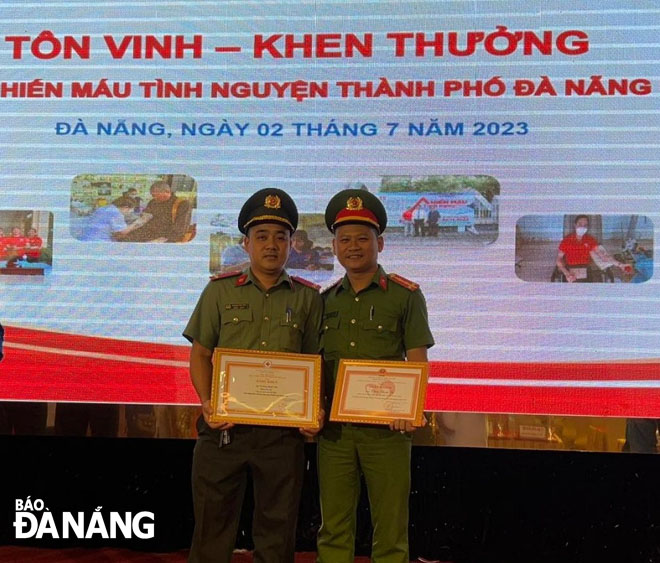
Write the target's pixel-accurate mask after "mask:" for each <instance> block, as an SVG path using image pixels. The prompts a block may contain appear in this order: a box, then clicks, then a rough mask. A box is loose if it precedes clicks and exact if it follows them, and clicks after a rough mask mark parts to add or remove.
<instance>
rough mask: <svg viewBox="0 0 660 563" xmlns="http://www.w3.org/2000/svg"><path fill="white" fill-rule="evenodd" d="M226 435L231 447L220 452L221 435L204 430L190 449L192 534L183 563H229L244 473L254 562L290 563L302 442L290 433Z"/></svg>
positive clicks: (236, 431)
mask: <svg viewBox="0 0 660 563" xmlns="http://www.w3.org/2000/svg"><path fill="white" fill-rule="evenodd" d="M204 426H206V425H204ZM230 432H231V435H232V440H231V442H230V443H229V444H225V445H223V446H222V447H220V442H221V434H222V433H221V432H220V431H217V430H210V429H209V428H208V427H207V428H205V429H202V430H201V432H200V436H199V439H198V440H197V444H196V445H195V452H194V456H193V471H192V475H193V481H192V487H193V504H194V511H195V532H194V536H193V541H192V547H191V550H190V557H189V561H190V562H191V563H202V562H204V563H206V562H214V563H215V562H217V563H229V562H230V561H231V553H232V551H233V549H234V545H235V543H236V533H237V529H238V523H239V515H240V512H241V505H242V503H243V496H244V493H245V486H246V482H247V474H248V471H249V472H250V473H251V474H252V481H253V486H254V504H255V506H254V520H253V522H252V538H253V541H254V547H255V551H254V562H255V563H293V561H294V557H295V540H296V518H297V514H298V507H299V504H300V491H301V488H302V481H303V471H304V442H303V438H302V436H301V435H300V433H299V432H298V430H297V429H290V428H286V429H282V428H269V427H258V426H236V427H235V428H233V429H232V430H231V431H230ZM219 508H220V509H219ZM283 540H284V541H283Z"/></svg>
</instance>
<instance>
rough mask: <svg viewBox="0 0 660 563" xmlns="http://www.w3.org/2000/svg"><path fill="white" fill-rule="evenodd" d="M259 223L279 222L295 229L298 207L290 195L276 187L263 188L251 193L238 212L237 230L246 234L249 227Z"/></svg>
mask: <svg viewBox="0 0 660 563" xmlns="http://www.w3.org/2000/svg"><path fill="white" fill-rule="evenodd" d="M260 223H279V224H281V225H284V226H285V227H287V228H288V229H289V230H290V231H291V232H293V231H295V230H296V228H297V227H298V209H297V208H296V204H295V203H294V202H293V200H292V199H291V196H290V195H289V194H288V193H286V192H285V191H284V190H280V189H278V188H265V189H263V190H259V191H258V192H256V193H254V194H252V195H251V196H250V197H249V198H248V200H247V201H246V202H245V203H244V204H243V207H241V212H240V213H239V214H238V230H239V231H241V233H243V234H244V235H247V232H248V229H249V228H250V227H253V226H254V225H259V224H260Z"/></svg>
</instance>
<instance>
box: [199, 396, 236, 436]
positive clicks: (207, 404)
mask: <svg viewBox="0 0 660 563" xmlns="http://www.w3.org/2000/svg"><path fill="white" fill-rule="evenodd" d="M202 414H203V415H204V421H205V422H206V424H208V425H209V428H213V429H217V430H229V429H230V428H233V427H234V423H233V422H211V421H210V419H209V417H210V416H211V415H212V414H213V408H212V407H211V400H210V399H208V400H206V401H204V402H203V403H202Z"/></svg>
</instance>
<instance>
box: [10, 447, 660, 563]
mask: <svg viewBox="0 0 660 563" xmlns="http://www.w3.org/2000/svg"><path fill="white" fill-rule="evenodd" d="M193 445H194V442H193V441H191V440H162V439H161V440H150V439H142V440H138V439H100V438H55V437H18V436H2V437H0V448H1V451H2V452H3V456H2V457H3V462H2V467H3V472H2V474H3V477H4V479H3V487H2V498H1V499H0V507H1V512H0V545H2V546H5V547H0V557H2V556H3V554H4V555H5V556H7V554H8V553H14V554H16V553H20V552H21V550H12V549H10V548H9V546H19V547H21V546H22V547H39V548H51V549H52V548H58V549H64V548H66V549H72V550H73V551H70V552H69V553H78V552H81V550H80V549H79V548H83V547H84V548H106V549H107V548H111V549H115V550H120V551H119V552H124V551H123V550H133V551H136V552H141V553H144V554H149V553H150V554H154V553H163V554H170V555H171V556H172V557H174V558H175V559H174V560H176V557H177V555H179V556H180V554H181V552H182V551H183V550H185V549H186V548H187V547H188V544H189V541H190V536H191V532H192V526H193V520H192V503H191V494H190V464H191V458H192V448H193ZM306 454H307V471H306V481H305V489H304V491H303V499H302V504H301V510H300V518H299V524H298V543H297V549H298V551H301V552H312V551H314V549H315V543H314V541H315V533H316V530H317V528H318V525H319V520H320V516H319V507H318V497H317V488H316V461H315V459H316V447H315V445H314V444H309V445H308V446H307V450H306ZM658 475H660V457H659V456H652V455H633V454H602V453H576V452H554V451H553V452H550V451H528V450H527V451H516V450H502V449H494V450H493V449H490V450H489V449H466V448H447V447H444V448H443V447H415V448H414V449H413V465H412V476H413V490H412V494H411V497H410V506H411V521H410V548H411V559H415V558H417V557H423V558H425V559H428V560H442V561H455V562H479V563H480V562H491V561H493V562H499V561H502V562H509V561H525V562H530V563H544V562H548V563H550V562H553V563H554V562H562V563H566V562H584V561H617V562H625V563H636V562H640V563H641V562H646V563H656V562H658V563H660V486H659V484H658ZM28 497H30V498H31V500H32V501H35V500H36V499H42V500H43V501H44V503H45V506H46V507H47V508H48V509H49V510H50V511H51V512H52V513H53V514H55V515H57V514H59V513H61V512H63V511H68V512H72V513H75V512H77V511H82V512H84V513H85V514H86V515H91V514H92V512H93V511H94V509H95V508H97V507H102V508H101V511H102V512H103V513H104V514H105V513H109V512H112V511H116V512H120V513H125V512H127V511H130V512H133V513H137V512H140V511H150V512H153V513H154V530H155V532H154V537H153V538H152V539H139V538H136V537H132V538H130V539H125V538H124V537H121V538H117V539H102V538H100V537H99V535H98V534H97V535H96V536H95V537H93V538H90V539H51V537H50V536H48V535H46V536H45V537H44V538H42V539H36V538H30V539H23V540H17V539H15V538H14V528H13V521H14V511H15V499H21V500H26V499H27V498H28ZM249 502H250V499H249V498H248V502H247V503H246V504H247V505H249ZM249 525H250V511H249V510H246V511H244V514H243V516H242V523H241V529H240V532H239V537H238V547H242V548H246V549H249V548H250V547H251V541H250V536H249ZM369 545H370V525H369V514H368V507H367V501H366V494H363V498H362V500H361V502H360V508H359V521H358V540H357V549H356V553H357V554H358V555H363V556H364V555H368V553H369ZM92 553H93V552H92ZM98 553H99V554H100V553H101V552H98ZM126 553H128V552H126ZM136 555H137V554H136ZM127 557H128V556H127ZM154 557H155V556H154ZM30 559H31V560H38V559H34V558H30ZM2 560H3V561H5V560H7V559H5V558H2ZM16 560H19V559H16ZM85 560H90V559H85ZM104 560H106V559H104ZM127 560H132V559H127ZM153 560H154V561H158V560H160V561H171V560H173V559H169V558H168V556H165V555H164V556H163V558H162V559H153Z"/></svg>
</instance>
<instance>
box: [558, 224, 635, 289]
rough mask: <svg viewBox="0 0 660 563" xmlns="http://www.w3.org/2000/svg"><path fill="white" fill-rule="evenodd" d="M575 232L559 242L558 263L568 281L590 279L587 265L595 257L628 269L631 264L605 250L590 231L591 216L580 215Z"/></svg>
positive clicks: (575, 225)
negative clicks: (617, 258) (621, 260)
mask: <svg viewBox="0 0 660 563" xmlns="http://www.w3.org/2000/svg"><path fill="white" fill-rule="evenodd" d="M574 228H575V230H574V232H572V233H570V234H569V235H567V236H565V237H564V238H563V240H562V241H561V243H559V252H558V254H557V261H556V265H557V268H558V269H559V270H560V271H561V273H562V274H564V276H565V277H566V281H568V282H570V283H573V282H576V281H583V282H584V281H589V279H588V277H587V267H588V265H589V263H590V261H591V259H592V256H594V255H595V257H596V258H597V259H598V260H599V261H600V262H601V263H603V264H609V265H612V266H616V267H618V268H621V269H622V270H625V271H627V270H628V269H629V266H628V265H626V264H622V263H621V262H619V261H618V260H616V259H615V258H614V257H612V256H610V254H609V253H608V252H607V250H605V248H604V247H603V246H601V244H600V243H599V242H598V241H597V240H596V239H595V238H594V237H592V236H591V235H589V234H588V231H589V217H588V216H587V215H578V216H577V217H576V218H575V221H574Z"/></svg>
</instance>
